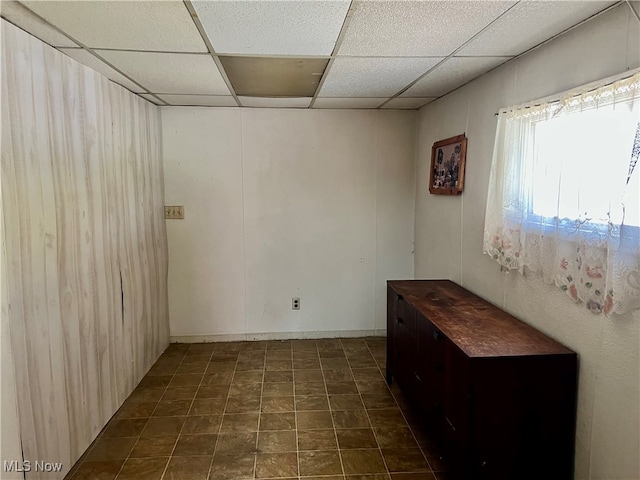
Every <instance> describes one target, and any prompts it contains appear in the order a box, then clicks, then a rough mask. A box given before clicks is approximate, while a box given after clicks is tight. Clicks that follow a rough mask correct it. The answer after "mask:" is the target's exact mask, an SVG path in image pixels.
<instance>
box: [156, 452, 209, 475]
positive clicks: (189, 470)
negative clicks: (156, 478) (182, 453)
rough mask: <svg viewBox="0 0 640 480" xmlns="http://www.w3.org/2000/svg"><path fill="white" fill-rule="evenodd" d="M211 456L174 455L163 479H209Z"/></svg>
mask: <svg viewBox="0 0 640 480" xmlns="http://www.w3.org/2000/svg"><path fill="white" fill-rule="evenodd" d="M211 460H212V458H211V456H203V457H172V458H171V460H170V461H169V465H168V466H167V471H166V472H165V474H164V477H162V479H163V480H207V478H208V476H209V468H210V467H211Z"/></svg>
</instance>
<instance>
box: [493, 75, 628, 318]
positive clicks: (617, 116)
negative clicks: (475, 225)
mask: <svg viewBox="0 0 640 480" xmlns="http://www.w3.org/2000/svg"><path fill="white" fill-rule="evenodd" d="M639 122H640V73H636V74H635V75H633V76H631V77H628V78H626V79H622V80H618V81H616V82H613V83H611V84H609V85H606V86H603V87H600V88H596V89H591V90H588V91H585V92H583V93H580V94H571V95H568V96H566V97H564V98H561V99H560V100H555V101H552V102H547V103H542V104H539V105H529V106H521V107H517V108H513V109H507V110H503V111H501V112H500V113H499V116H498V127H497V132H496V140H495V147H494V154H493V163H492V168H491V177H490V182H489V191H488V196H487V211H486V217H485V231H484V253H486V254H488V255H490V256H491V257H492V258H493V259H495V260H496V261H497V262H498V263H499V264H500V266H501V268H502V269H503V270H505V271H509V270H518V271H519V272H520V273H524V272H525V271H530V272H535V273H537V274H538V275H539V276H541V277H542V279H543V280H544V281H545V282H547V283H549V284H555V285H557V286H558V287H559V288H560V289H562V290H563V291H565V292H566V293H567V295H568V296H569V297H570V298H571V299H572V300H574V301H575V302H576V303H581V304H583V305H584V306H585V307H586V308H588V309H589V310H591V311H592V312H594V313H604V314H606V315H609V314H612V313H626V312H628V311H631V310H636V309H640V188H639V185H640V180H639V177H640V172H638V170H639V169H640V167H638V168H634V167H635V166H636V163H637V161H638V157H639V155H640V123H639Z"/></svg>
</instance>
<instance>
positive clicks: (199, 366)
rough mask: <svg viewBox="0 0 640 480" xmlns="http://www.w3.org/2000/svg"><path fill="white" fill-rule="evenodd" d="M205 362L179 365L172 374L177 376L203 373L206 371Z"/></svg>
mask: <svg viewBox="0 0 640 480" xmlns="http://www.w3.org/2000/svg"><path fill="white" fill-rule="evenodd" d="M207 365H208V363H207V361H206V360H205V361H203V362H198V363H183V364H182V365H180V366H179V367H178V368H177V369H176V371H175V372H174V373H176V374H178V375H182V374H185V373H200V374H201V373H204V372H205V370H206V369H207Z"/></svg>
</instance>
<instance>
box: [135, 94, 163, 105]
mask: <svg viewBox="0 0 640 480" xmlns="http://www.w3.org/2000/svg"><path fill="white" fill-rule="evenodd" d="M140 96H141V97H142V98H144V99H145V100H149V101H150V102H151V103H154V104H156V105H160V106H163V105H164V103H162V102H161V101H160V100H158V99H157V98H156V97H154V96H153V95H149V94H148V93H142V94H140Z"/></svg>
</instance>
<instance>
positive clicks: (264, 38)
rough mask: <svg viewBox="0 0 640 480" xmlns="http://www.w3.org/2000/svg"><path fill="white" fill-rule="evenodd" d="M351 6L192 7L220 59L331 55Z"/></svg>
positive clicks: (287, 3)
mask: <svg viewBox="0 0 640 480" xmlns="http://www.w3.org/2000/svg"><path fill="white" fill-rule="evenodd" d="M349 3H350V2H349V1H347V0H340V1H328V0H327V1H215V2H211V1H194V2H193V6H194V8H195V10H196V12H197V13H198V17H199V18H200V21H201V22H202V25H203V27H204V29H205V32H206V33H207V36H208V37H209V40H210V41H211V44H212V45H213V48H214V50H215V51H216V53H232V54H251V55H271V54H273V55H330V54H331V52H332V51H333V47H334V45H335V43H336V40H337V39H338V35H339V34H340V29H341V27H342V24H343V22H344V19H345V16H346V14H347V11H348V10H349Z"/></svg>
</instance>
